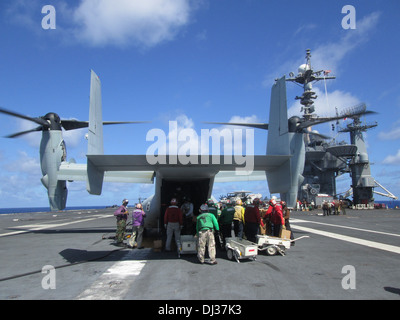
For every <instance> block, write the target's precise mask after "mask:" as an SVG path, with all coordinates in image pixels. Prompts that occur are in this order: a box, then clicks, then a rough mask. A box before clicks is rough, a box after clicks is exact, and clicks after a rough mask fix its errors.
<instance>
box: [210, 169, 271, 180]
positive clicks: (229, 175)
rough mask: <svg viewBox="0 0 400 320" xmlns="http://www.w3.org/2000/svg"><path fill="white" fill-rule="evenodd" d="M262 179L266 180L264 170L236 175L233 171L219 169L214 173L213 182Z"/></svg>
mask: <svg viewBox="0 0 400 320" xmlns="http://www.w3.org/2000/svg"><path fill="white" fill-rule="evenodd" d="M264 180H267V176H266V174H265V171H253V172H251V173H249V174H247V175H237V174H236V172H235V171H220V172H218V173H217V174H216V175H215V179H214V182H233V181H264Z"/></svg>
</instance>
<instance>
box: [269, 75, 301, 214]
mask: <svg viewBox="0 0 400 320" xmlns="http://www.w3.org/2000/svg"><path fill="white" fill-rule="evenodd" d="M267 154H268V155H272V154H274V155H288V156H290V160H289V161H287V162H285V163H284V164H283V165H281V166H280V167H279V168H278V169H277V170H274V171H267V178H268V187H269V191H270V193H280V195H281V199H282V200H284V201H286V203H287V206H288V207H294V206H295V204H296V200H297V191H298V187H299V185H300V184H301V183H302V179H303V176H302V173H303V170H304V161H305V147H304V142H303V135H302V134H301V133H296V132H289V121H288V112H287V100H286V79H285V77H284V76H283V77H282V78H280V79H279V80H277V82H276V83H275V84H274V85H273V86H272V91H271V106H270V114H269V128H268V145H267Z"/></svg>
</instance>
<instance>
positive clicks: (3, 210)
mask: <svg viewBox="0 0 400 320" xmlns="http://www.w3.org/2000/svg"><path fill="white" fill-rule="evenodd" d="M105 208H106V206H86V207H84V206H82V207H67V208H65V210H63V211H67V210H89V209H105ZM22 212H51V210H50V208H49V207H30V208H0V214H10V213H22ZM55 212H57V211H55Z"/></svg>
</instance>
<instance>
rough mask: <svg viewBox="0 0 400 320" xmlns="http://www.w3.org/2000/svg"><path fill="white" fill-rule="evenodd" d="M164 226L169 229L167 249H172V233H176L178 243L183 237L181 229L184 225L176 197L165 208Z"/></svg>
mask: <svg viewBox="0 0 400 320" xmlns="http://www.w3.org/2000/svg"><path fill="white" fill-rule="evenodd" d="M164 227H165V228H166V229H167V241H166V243H165V250H166V251H171V241H172V235H174V237H175V242H176V243H177V242H178V241H179V240H180V239H181V229H182V227H183V219H182V211H181V209H179V207H178V202H177V200H176V199H175V198H173V199H171V205H170V206H169V207H168V208H167V210H165V214H164ZM177 246H178V243H177Z"/></svg>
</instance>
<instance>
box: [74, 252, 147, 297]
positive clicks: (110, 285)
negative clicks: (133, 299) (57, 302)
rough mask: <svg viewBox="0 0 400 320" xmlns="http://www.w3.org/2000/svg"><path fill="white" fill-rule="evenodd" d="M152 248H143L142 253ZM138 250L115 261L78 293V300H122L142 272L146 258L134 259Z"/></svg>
mask: <svg viewBox="0 0 400 320" xmlns="http://www.w3.org/2000/svg"><path fill="white" fill-rule="evenodd" d="M149 250H151V249H142V252H141V254H143V253H145V254H146V253H147V254H148V252H150V251H149ZM136 252H137V250H132V251H130V252H129V253H128V254H127V255H126V256H125V257H124V258H123V259H122V260H121V261H118V262H116V263H114V264H113V265H112V266H111V267H110V268H109V269H108V270H107V271H106V272H104V273H103V274H102V275H101V276H100V277H99V278H98V279H97V280H96V281H95V282H93V284H92V285H91V286H90V287H89V288H87V289H86V290H85V291H83V292H82V293H81V294H80V295H78V296H77V297H76V298H75V299H77V300H121V299H123V298H124V297H125V295H126V293H127V292H128V290H129V289H130V287H131V286H132V283H133V282H134V281H135V280H136V277H137V276H138V275H139V274H140V272H141V271H142V269H143V267H144V266H145V264H146V262H147V261H146V260H132V259H134V258H135V253H136Z"/></svg>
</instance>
